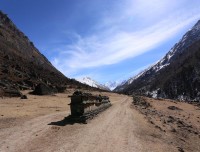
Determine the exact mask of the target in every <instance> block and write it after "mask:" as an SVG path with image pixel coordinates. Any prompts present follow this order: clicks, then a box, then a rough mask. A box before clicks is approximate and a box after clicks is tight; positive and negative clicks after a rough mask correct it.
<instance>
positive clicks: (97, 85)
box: [76, 77, 110, 91]
mask: <svg viewBox="0 0 200 152" xmlns="http://www.w3.org/2000/svg"><path fill="white" fill-rule="evenodd" d="M76 80H77V81H79V82H81V83H83V84H87V85H89V86H91V87H95V88H99V89H102V90H108V91H109V90H110V89H109V88H108V87H106V86H105V85H102V84H100V83H98V82H97V81H95V80H93V79H91V78H90V77H83V78H79V79H76Z"/></svg>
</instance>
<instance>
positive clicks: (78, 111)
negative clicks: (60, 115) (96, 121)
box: [69, 91, 111, 121]
mask: <svg viewBox="0 0 200 152" xmlns="http://www.w3.org/2000/svg"><path fill="white" fill-rule="evenodd" d="M69 97H71V103H70V104H69V105H70V109H71V118H72V119H74V120H78V121H79V120H80V121H86V120H87V119H89V118H92V117H93V116H95V115H97V114H98V113H99V112H102V111H104V110H105V109H107V108H108V107H110V106H111V103H110V101H109V97H107V96H101V95H99V96H94V95H92V94H90V93H82V92H81V91H75V92H74V94H73V95H72V96H69Z"/></svg>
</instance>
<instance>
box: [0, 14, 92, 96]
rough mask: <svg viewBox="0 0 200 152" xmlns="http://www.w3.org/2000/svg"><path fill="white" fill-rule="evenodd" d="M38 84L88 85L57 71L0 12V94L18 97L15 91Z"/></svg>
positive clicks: (18, 94)
mask: <svg viewBox="0 0 200 152" xmlns="http://www.w3.org/2000/svg"><path fill="white" fill-rule="evenodd" d="M39 83H45V84H47V85H51V86H68V87H79V88H80V87H85V88H91V87H89V86H87V85H84V84H81V83H80V82H77V81H76V80H74V79H69V78H67V77H65V76H64V75H63V74H62V73H61V72H59V71H58V70H57V69H56V68H55V67H54V66H53V65H52V64H51V63H50V62H49V61H48V60H47V58H46V57H45V56H44V55H43V54H41V53H40V52H39V50H38V49H37V48H36V47H35V46H34V44H33V42H31V41H30V40H29V39H28V37H27V36H26V35H24V34H23V33H22V32H21V31H20V30H19V29H18V28H17V27H16V26H15V25H14V23H13V22H12V21H11V20H10V19H9V18H8V17H7V15H6V14H4V13H3V12H1V11H0V95H1V96H20V93H19V92H18V91H17V90H23V89H33V88H34V87H35V86H36V85H37V84H39Z"/></svg>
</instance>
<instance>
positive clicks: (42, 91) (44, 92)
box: [32, 83, 57, 95]
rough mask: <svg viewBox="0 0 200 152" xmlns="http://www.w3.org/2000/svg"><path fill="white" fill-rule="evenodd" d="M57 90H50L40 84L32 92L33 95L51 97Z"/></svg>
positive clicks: (48, 87)
mask: <svg viewBox="0 0 200 152" xmlns="http://www.w3.org/2000/svg"><path fill="white" fill-rule="evenodd" d="M56 92H57V90H56V89H55V88H52V87H50V86H48V85H46V84H44V83H40V84H38V85H37V86H36V87H35V90H34V91H33V92H32V94H34V95H51V94H54V93H56Z"/></svg>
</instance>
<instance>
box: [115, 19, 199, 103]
mask: <svg viewBox="0 0 200 152" xmlns="http://www.w3.org/2000/svg"><path fill="white" fill-rule="evenodd" d="M199 43H200V21H198V22H197V23H196V24H195V25H194V26H193V27H192V29H191V30H189V31H188V32H186V33H185V34H184V35H183V37H182V38H181V39H180V41H179V42H178V43H176V44H175V45H174V46H173V47H172V48H171V49H170V51H169V52H168V53H167V54H166V55H165V56H164V57H163V58H162V59H161V60H159V61H158V62H157V63H156V64H154V65H152V66H150V67H149V68H147V69H146V70H144V71H143V72H141V73H140V74H139V75H138V76H137V77H135V78H134V77H133V78H132V82H131V83H130V84H127V83H126V84H125V85H123V86H120V87H117V88H116V89H115V90H114V91H116V92H123V93H126V94H133V93H138V94H142V95H147V96H151V97H162V98H171V99H179V100H189V101H193V100H194V101H195V100H199V95H198V94H199V93H198V91H199V88H198V87H196V86H195V84H193V86H192V87H190V88H188V86H187V85H188V80H191V81H194V80H193V78H192V77H191V76H190V74H189V73H188V72H187V70H188V69H190V71H191V72H193V73H194V71H195V70H196V71H199V62H198V55H199V45H200V44H199ZM188 66H190V67H188ZM183 74H185V75H187V76H186V77H187V78H184V79H183ZM194 75H195V76H194V77H197V79H199V78H200V76H199V74H198V73H196V74H194ZM185 79H186V80H185ZM187 79H188V80H187ZM175 82H176V83H177V84H174V83H175ZM197 82H198V83H199V81H197ZM186 84H187V85H186ZM173 87H175V88H173ZM192 88H194V89H196V90H198V91H194V90H193V89H192ZM173 89H174V91H173ZM188 92H189V93H188ZM194 92H195V93H194ZM186 94H187V95H186Z"/></svg>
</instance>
